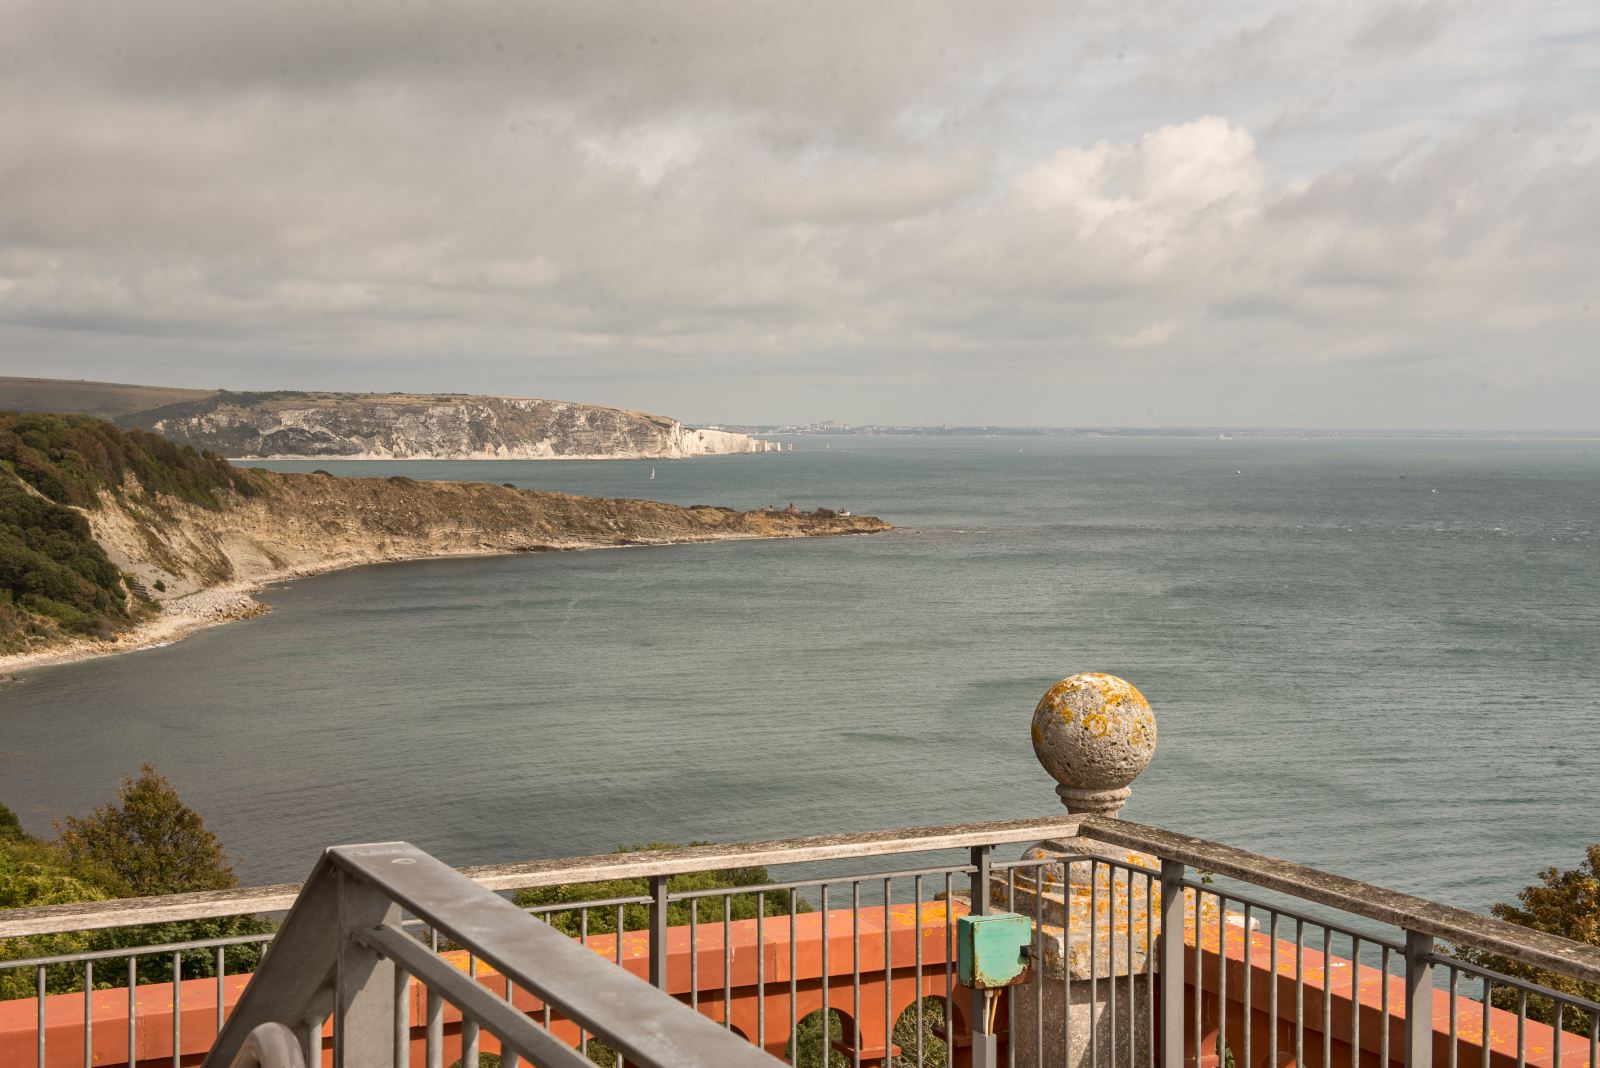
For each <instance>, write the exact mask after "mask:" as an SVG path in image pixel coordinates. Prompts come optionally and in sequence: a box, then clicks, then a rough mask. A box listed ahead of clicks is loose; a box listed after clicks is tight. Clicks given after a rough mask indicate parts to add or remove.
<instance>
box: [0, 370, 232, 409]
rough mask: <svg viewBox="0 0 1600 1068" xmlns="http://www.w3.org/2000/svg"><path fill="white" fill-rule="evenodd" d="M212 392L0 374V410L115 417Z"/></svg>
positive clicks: (200, 397)
mask: <svg viewBox="0 0 1600 1068" xmlns="http://www.w3.org/2000/svg"><path fill="white" fill-rule="evenodd" d="M215 392H216V390H212V389H171V388H168V387H166V386H131V385H122V384H120V383H116V382H82V381H71V380H68V379H63V378H8V377H4V376H0V411H17V412H76V413H79V414H82V415H92V416H95V417H96V418H99V419H115V418H117V417H118V416H121V415H131V414H133V413H134V412H142V411H146V410H148V409H150V408H160V407H163V406H165V405H168V404H178V403H181V402H183V401H195V400H202V399H204V398H206V397H209V396H211V395H212V394H214V393H215Z"/></svg>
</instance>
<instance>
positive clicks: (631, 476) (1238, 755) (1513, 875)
mask: <svg viewBox="0 0 1600 1068" xmlns="http://www.w3.org/2000/svg"><path fill="white" fill-rule="evenodd" d="M793 440H795V441H796V443H797V448H796V451H794V452H792V453H783V454H782V455H766V456H732V457H722V458H713V459H697V460H690V461H681V462H675V463H664V462H661V461H654V462H651V461H640V462H564V463H538V462H498V463H496V462H474V463H431V462H409V463H354V462H342V463H341V462H334V461H317V462H304V463H277V464H269V465H266V466H272V467H276V468H280V469H295V470H310V469H312V468H316V467H322V468H326V469H328V470H331V471H333V472H334V473H337V474H383V475H387V474H397V473H399V474H405V475H407V476H409V477H412V478H472V479H481V480H484V481H491V482H513V483H516V484H518V485H521V486H531V487H536V488H540V489H552V490H561V491H566V492H572V493H594V494H600V495H607V496H635V497H652V498H658V499H663V500H668V501H673V502H676V503H680V504H699V503H711V504H728V505H733V506H736V507H741V508H748V507H756V506H761V505H766V504H777V505H780V506H782V505H787V504H788V503H789V502H790V501H794V502H795V503H796V504H797V505H799V506H800V507H802V508H806V509H809V508H813V507H815V506H817V505H826V506H829V507H834V508H848V509H853V510H855V511H858V512H870V513H872V514H876V515H881V516H883V517H884V518H885V519H888V520H889V521H891V522H893V523H895V524H897V525H898V526H899V527H900V529H899V530H898V531H896V532H894V533H892V534H888V535H879V536H873V537H862V538H848V539H842V540H834V539H817V540H807V541H793V542H749V543H725V544H716V545H702V546H681V547H668V548H648V549H628V550H619V551H601V552H585V553H565V554H554V553H549V554H536V555H528V556H518V557H500V558H485V559H472V560H454V561H432V562H424V563H414V564H401V565H389V566H381V567H367V568H361V569H358V570H354V571H348V572H343V573H338V574H334V575H329V576H324V577H321V578H316V579H311V580H307V581H303V582H299V583H295V584H293V585H291V586H288V587H286V588H282V589H277V590H274V591H271V592H269V593H268V594H266V595H265V599H266V600H267V601H269V602H270V603H271V604H272V606H273V609H274V611H273V612H272V614H271V615H269V616H267V617H264V618H261V619H257V620H251V621H248V622H243V623H236V624H231V625H229V626H226V627H222V628H217V629H213V630H210V631H206V632H203V633H201V634H199V635H197V636H195V637H192V638H190V639H188V640H186V641H183V642H181V643H179V644H177V645H174V646H171V647H168V648H164V649H158V650H152V651H149V652H142V653H136V654H133V655H129V656H123V657H117V658H112V659H107V660H100V661H94V662H90V663H84V664H77V665H69V666H64V667H59V668H50V669H44V670H40V671H36V672H32V673H29V674H28V675H27V676H26V679H25V681H24V682H23V683H22V684H21V685H16V686H8V687H3V688H0V721H3V724H4V730H3V733H0V739H3V740H0V800H3V801H5V802H6V803H8V804H10V805H11V806H12V807H13V808H15V809H16V810H17V811H18V812H19V814H21V816H22V818H23V820H24V822H25V823H26V824H27V825H28V826H29V828H30V829H32V830H34V831H36V832H41V833H43V832H48V831H49V829H50V821H51V820H52V819H54V818H59V817H60V816H61V815H64V814H67V813H81V812H83V811H85V810H87V809H88V808H89V807H91V806H92V805H95V804H99V803H102V802H103V801H105V800H106V799H107V798H109V797H110V796H111V794H112V793H113V791H114V789H115V786H116V781H117V778H118V777H119V776H121V775H123V774H125V773H127V772H129V771H132V770H134V769H135V768H136V767H137V764H138V762H139V761H141V760H151V761H154V762H155V763H156V764H157V765H158V766H159V767H160V768H161V769H162V770H163V771H164V772H166V773H167V774H168V775H170V776H171V777H172V778H173V779H174V780H175V781H176V782H177V784H178V785H179V787H180V789H181V790H182V792H183V794H184V796H185V797H186V798H187V799H188V800H190V801H191V802H192V803H193V804H194V805H195V806H196V807H197V808H198V809H199V810H200V811H201V812H202V813H203V814H204V815H205V816H206V818H207V820H208V821H209V822H210V824H211V825H212V826H213V827H214V828H215V829H216V831H217V832H218V833H219V835H220V836H221V837H222V839H223V840H224V842H225V843H226V844H227V845H228V847H229V848H230V850H231V851H232V852H233V853H234V854H235V855H236V856H237V857H238V858H239V861H240V865H239V867H240V872H241V875H242V876H243V877H244V878H245V880H246V881H249V882H264V881H283V880H293V879H299V878H301V877H303V876H304V875H305V873H306V872H307V871H308V870H309V869H310V866H311V864H312V862H313V860H314V859H315V856H316V852H317V850H318V849H319V848H320V847H322V846H325V845H329V844H333V843H337V842H350V841H359V840H373V839H390V838H405V839H409V840H411V841H413V842H415V843H416V844H418V845H420V846H422V847H423V848H425V849H428V850H431V851H434V852H436V853H438V854H439V855H440V856H442V857H444V858H446V859H447V860H449V861H451V862H453V863H457V864H465V863H477V862H486V861H510V860H518V859H528V858H535V857H546V856H556V855H562V854H570V853H591V852H601V851H606V850H609V849H611V848H614V847H616V846H618V845H620V844H624V843H638V842H648V841H687V840H690V839H712V840H719V841H733V840H739V839H749V838H766V837H776V836H788V835H799V834H813V833H823V832H830V831H844V830H865V829H870V828H879V827H887V826H901V825H914V824H932V823H947V822H957V821H968V820H978V819H990V818H1004V817H1016V816H1032V815H1050V814H1053V813H1056V812H1059V811H1061V810H1060V808H1059V805H1058V803H1057V801H1056V799H1055V795H1054V793H1053V792H1052V783H1051V782H1050V780H1049V779H1048V777H1047V776H1046V775H1045V773H1044V772H1043V771H1042V769H1040V768H1039V766H1038V765H1037V763H1036V762H1035V760H1034V757H1033V753H1032V751H1031V749H1030V746H1029V741H1028V720H1029V716H1030V714H1031V712H1032V709H1033V705H1034V703H1035V702H1036V701H1037V700H1038V698H1039V696H1040V695H1041V694H1042V693H1043V692H1044V690H1045V689H1046V688H1047V687H1048V686H1049V685H1050V684H1051V683H1052V682H1053V681H1055V680H1056V679H1057V678H1060V677H1061V676H1064V675H1067V674H1070V673H1072V672H1075V671H1083V670H1103V671H1110V672H1114V673H1116V674H1119V675H1122V676H1124V677H1126V678H1127V679H1129V680H1130V681H1132V682H1133V683H1134V684H1136V685H1137V686H1139V687H1140V688H1141V689H1142V690H1143V691H1144V692H1145V694H1146V695H1147V696H1148V697H1149V699H1150V701H1151V703H1152V705H1153V706H1154V707H1155V710H1156V715H1157V717H1158V721H1159V724H1160V744H1159V748H1158V750H1157V753H1156V758H1155V762H1154V763H1153V764H1152V765H1151V767H1150V769H1149V770H1148V771H1147V772H1146V773H1145V774H1144V776H1143V777H1142V778H1141V779H1140V780H1139V781H1138V782H1137V783H1136V784H1135V785H1134V793H1133V799H1132V801H1131V803H1130V805H1129V807H1128V809H1127V810H1126V812H1125V815H1126V816H1127V817H1128V818H1130V819H1135V820H1139V821H1142V822H1149V823H1155V824H1159V825H1163V826H1167V827H1170V828H1173V829H1175V830H1180V831H1186V832H1191V833H1196V834H1201V835H1205V836H1209V837H1214V838H1219V839H1222V840H1224V841H1227V842H1229V843H1232V844H1235V845H1239V846H1243V847H1246V848H1250V849H1254V850H1257V851H1260V852H1265V853H1270V854H1275V855H1278V856H1283V857H1287V858H1290V859H1294V860H1299V861H1302V862H1306V863H1311V864H1315V865H1318V866H1321V867H1325V868H1328V869H1331V870H1333V871H1336V872H1340V873H1342V874H1347V875H1352V876H1356V877H1359V878H1364V879H1369V880H1372V881H1376V882H1381V883H1384V884H1386V885H1390V886H1393V887H1395V888H1398V889H1403V890H1407V891H1411V892H1415V893H1420V894H1424V895H1427V896H1430V897H1436V898H1440V899H1443V900H1446V901H1449V902H1452V903H1456V904H1461V905H1465V906H1468V907H1471V908H1476V909H1483V908H1486V907H1487V906H1488V905H1489V904H1491V903H1493V902H1494V901H1497V900H1503V899H1506V898H1509V897H1510V896H1511V895H1513V894H1514V893H1515V891H1516V890H1517V889H1518V888H1520V887H1522V886H1523V885H1525V884H1527V883H1528V882H1530V881H1532V879H1533V878H1534V876H1535V874H1536V872H1537V871H1538V870H1539V869H1540V868H1542V867H1544V866H1547V865H1550V864H1559V865H1561V866H1563V867H1571V866H1573V865H1575V864H1576V863H1577V862H1578V861H1579V860H1580V858H1581V856H1582V850H1583V848H1584V847H1585V846H1587V845H1589V844H1591V843H1593V842H1596V841H1600V796H1597V790H1596V785H1595V784H1596V782H1597V781H1600V756H1597V753H1596V747H1595V737H1596V728H1597V726H1600V655H1597V653H1600V566H1597V559H1596V553H1597V550H1600V533H1597V531H1600V443H1596V442H1583V441H1565V442H1560V441H1558V442H1506V441H1481V440H1475V441H1442V440H1407V441H1382V440H1344V441H1340V440H1216V439H1214V438H1213V439H1206V438H1144V437H1141V438H1100V439H1096V438H1037V439H1009V438H1006V439H979V438H950V437H940V438H928V439H918V438H864V437H837V438H823V437H813V436H808V437H804V438H798V439H793ZM652 468H653V469H654V470H655V472H656V478H655V479H654V480H653V481H652V480H651V479H650V472H651V470H652Z"/></svg>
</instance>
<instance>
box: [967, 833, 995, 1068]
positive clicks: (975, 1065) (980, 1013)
mask: <svg viewBox="0 0 1600 1068" xmlns="http://www.w3.org/2000/svg"><path fill="white" fill-rule="evenodd" d="M993 850H994V847H993V846H986V845H985V846H973V847H972V905H971V910H972V915H974V916H982V915H984V914H985V913H987V912H988V911H989V870H990V854H991V853H992V852H993ZM999 996H1000V994H999V992H998V991H994V990H978V989H976V988H975V989H974V990H973V991H972V995H971V1000H970V1001H968V1003H967V1005H968V1019H970V1020H971V1021H972V1068H995V1066H996V1065H998V1064H999V1063H1000V1047H999V1043H998V1042H997V1041H996V1039H995V1036H994V1032H993V1031H992V1030H990V1026H991V1025H990V1022H989V999H991V998H996V997H999Z"/></svg>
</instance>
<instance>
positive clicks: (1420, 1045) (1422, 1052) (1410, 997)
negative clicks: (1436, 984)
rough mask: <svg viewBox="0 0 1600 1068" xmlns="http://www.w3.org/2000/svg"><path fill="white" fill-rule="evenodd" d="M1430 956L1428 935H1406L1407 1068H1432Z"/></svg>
mask: <svg viewBox="0 0 1600 1068" xmlns="http://www.w3.org/2000/svg"><path fill="white" fill-rule="evenodd" d="M1432 955H1433V937H1432V936H1431V935H1425V934H1419V933H1417V932H1416V931H1407V932H1406V1066H1407V1068H1433V961H1432V960H1431V959H1430V958H1431V957H1432ZM1485 1056H1487V1053H1485Z"/></svg>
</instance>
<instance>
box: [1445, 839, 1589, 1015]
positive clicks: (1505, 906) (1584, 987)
mask: <svg viewBox="0 0 1600 1068" xmlns="http://www.w3.org/2000/svg"><path fill="white" fill-rule="evenodd" d="M1517 900H1518V901H1520V902H1521V905H1520V906H1519V905H1513V904H1511V903H1510V902H1504V901H1503V902H1501V903H1500V904H1498V905H1495V906H1494V907H1493V908H1492V909H1490V910H1489V911H1490V912H1492V913H1493V914H1494V915H1495V916H1496V917H1498V918H1499V919H1502V920H1505V921H1507V922H1509V923H1514V924H1517V925H1519V926H1521V927H1528V928H1531V929H1533V930H1535V931H1543V932H1545V933H1546V934H1554V935H1560V936H1561V937H1563V938H1570V939H1572V940H1573V941H1574V942H1584V943H1587V944H1588V945H1591V946H1600V845H1592V846H1590V847H1589V849H1588V851H1587V853H1586V855H1585V856H1584V859H1583V860H1582V861H1581V862H1580V863H1579V864H1578V866H1577V867H1576V868H1573V869H1571V870H1570V871H1563V870H1562V869H1560V868H1554V867H1552V868H1546V869H1545V870H1544V871H1542V872H1540V873H1539V882H1537V883H1535V884H1533V885H1532V886H1529V887H1526V888H1525V889H1523V890H1521V891H1519V892H1518V893H1517ZM1457 955H1458V956H1460V957H1461V958H1462V959H1463V960H1466V961H1467V962H1469V963H1471V964H1476V965H1477V966H1478V967H1480V968H1488V969H1489V970H1491V971H1496V972H1501V973H1503V974H1505V975H1509V976H1513V977H1514V978H1517V979H1526V980H1528V981H1530V982H1534V983H1538V984H1539V985H1540V986H1545V987H1549V988H1550V989H1552V990H1556V991H1559V992H1560V993H1563V994H1567V995H1570V996H1572V997H1577V998H1584V999H1586V1000H1589V1001H1600V983H1586V982H1583V981H1582V980H1579V979H1573V978H1569V977H1568V976H1565V975H1557V974H1555V973H1554V972H1549V971H1545V970H1544V969H1543V968H1539V967H1537V966H1536V965H1532V964H1526V963H1524V962H1522V961H1519V960H1513V959H1511V958H1510V957H1503V956H1501V955H1499V954H1497V953H1485V952H1482V951H1479V950H1472V949H1465V948H1462V949H1458V950H1457ZM1491 996H1492V999H1493V1001H1494V1004H1495V1005H1497V1006H1499V1007H1500V1008H1502V1009H1506V1010H1508V1011H1511V1012H1516V1011H1517V1009H1518V1007H1519V995H1518V991H1517V990H1516V989H1514V988H1512V987H1509V986H1497V987H1495V989H1494V993H1493V995H1491ZM1526 1008H1527V1012H1528V1016H1529V1018H1530V1019H1534V1020H1539V1021H1541V1022H1543V1023H1547V1024H1554V1023H1555V1019H1556V1003H1555V1001H1554V1000H1553V999H1551V998H1547V997H1544V996H1543V995H1540V994H1530V995H1528V999H1527V1005H1526ZM1562 1024H1563V1026H1564V1028H1565V1029H1566V1030H1568V1031H1574V1032H1576V1033H1578V1034H1580V1035H1585V1036H1587V1035H1588V1034H1589V1030H1590V1028H1591V1027H1592V1026H1593V1022H1592V1021H1591V1020H1590V1018H1589V1016H1588V1014H1587V1013H1583V1012H1576V1011H1570V1010H1569V1011H1568V1012H1566V1013H1564V1014H1563V1016H1562Z"/></svg>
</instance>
